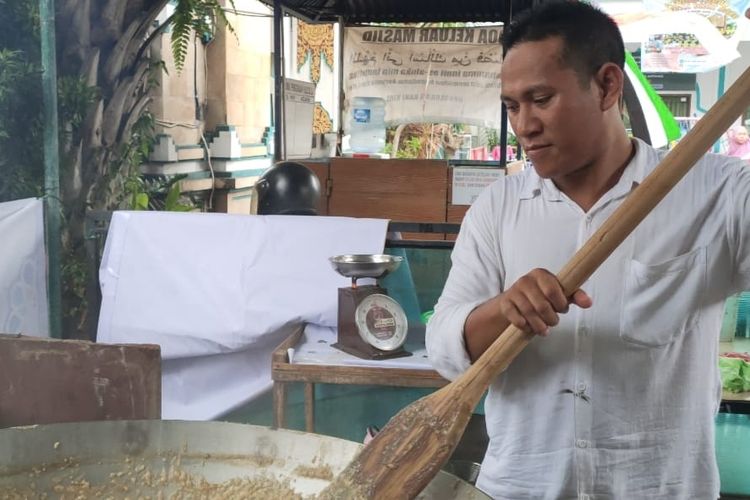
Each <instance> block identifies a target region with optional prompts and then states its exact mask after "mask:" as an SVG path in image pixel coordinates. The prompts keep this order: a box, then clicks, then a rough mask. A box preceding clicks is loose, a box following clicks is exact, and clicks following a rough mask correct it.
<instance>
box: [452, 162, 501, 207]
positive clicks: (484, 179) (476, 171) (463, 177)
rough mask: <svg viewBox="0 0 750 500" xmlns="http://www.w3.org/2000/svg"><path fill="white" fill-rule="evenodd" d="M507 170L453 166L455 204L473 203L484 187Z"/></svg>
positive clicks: (453, 198) (453, 202)
mask: <svg viewBox="0 0 750 500" xmlns="http://www.w3.org/2000/svg"><path fill="white" fill-rule="evenodd" d="M504 176H505V170H503V169H500V168H490V167H484V168H481V167H480V168H469V167H454V168H453V188H452V189H453V197H452V198H451V203H452V204H453V205H471V204H472V203H474V200H476V199H477V196H479V194H480V193H481V192H482V191H484V189H485V188H486V187H487V186H489V185H490V184H492V183H493V182H495V181H496V180H497V179H499V178H500V177H504Z"/></svg>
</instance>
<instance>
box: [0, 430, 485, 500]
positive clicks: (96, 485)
mask: <svg viewBox="0 0 750 500" xmlns="http://www.w3.org/2000/svg"><path fill="white" fill-rule="evenodd" d="M360 447H361V445H360V444H358V443H354V442H351V441H345V440H342V439H337V438H332V437H328V436H322V435H317V434H308V433H303V432H297V431H290V430H274V429H270V428H267V427H259V426H254V425H243V424H233V423H224V422H182V421H162V420H137V421H103V422H86V423H69V424H51V425H38V426H28V427H15V428H9V429H2V430H0V499H6V498H9V499H14V500H15V499H16V498H19V499H20V498H66V499H67V498H71V499H72V498H106V497H111V498H124V497H125V496H129V497H130V498H139V496H140V497H152V498H170V496H171V495H173V494H174V495H175V496H176V497H177V498H263V500H270V497H269V496H268V494H267V493H261V494H258V495H253V494H252V493H250V491H249V489H248V488H246V483H247V481H251V480H252V481H255V480H254V479H253V478H263V477H265V478H273V479H277V480H281V481H286V482H287V484H288V487H289V488H291V489H293V490H294V492H295V493H297V494H300V495H305V496H306V495H314V494H316V493H318V492H319V491H320V490H322V489H323V488H324V487H325V486H326V485H327V484H328V483H329V481H330V479H331V478H332V477H334V476H335V475H336V474H338V473H339V472H340V471H341V470H343V468H344V467H345V466H346V464H347V463H348V462H349V461H350V460H351V458H352V457H353V456H354V455H355V454H356V453H357V451H358V450H359V449H360ZM233 478H247V479H245V483H239V482H237V481H238V480H236V479H235V486H236V487H237V488H239V489H232V490H231V491H232V493H230V494H229V495H225V496H217V495H216V494H213V495H211V494H209V495H208V496H203V495H199V494H198V490H196V491H193V490H190V489H188V490H185V489H184V487H185V484H187V483H189V484H190V485H193V484H195V485H200V484H201V481H203V480H205V481H207V482H209V483H213V484H219V483H222V484H228V482H231V480H232V479H233ZM258 480H259V481H263V480H260V479H258ZM176 483H179V484H176ZM203 484H204V485H205V484H207V483H203ZM180 487H182V488H183V489H182V490H180ZM117 488H121V489H119V490H118V489H117ZM186 491H189V493H185V492H186ZM201 491H202V490H201ZM222 491H225V490H222ZM226 491H229V490H226ZM274 491H275V490H274ZM240 492H241V493H240ZM45 493H47V494H48V496H45V495H44V494H45ZM213 493H216V492H215V491H214V492H213ZM78 495H80V496H78ZM290 497H294V495H293V494H292V492H291V490H289V491H288V494H285V495H280V496H278V497H277V498H290ZM419 498H424V499H446V500H447V499H455V498H459V499H487V498H489V497H487V496H486V495H484V494H483V493H481V492H480V491H479V490H477V489H476V488H474V487H472V486H471V485H469V484H468V483H466V482H464V481H462V480H460V479H458V478H457V477H455V476H452V475H450V474H448V473H445V472H441V473H440V474H439V475H438V476H437V477H436V478H435V479H434V480H433V481H432V482H431V483H430V484H429V485H428V487H427V488H426V489H425V490H424V492H423V493H422V494H421V495H420V497H419Z"/></svg>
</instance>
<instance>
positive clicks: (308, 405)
mask: <svg viewBox="0 0 750 500" xmlns="http://www.w3.org/2000/svg"><path fill="white" fill-rule="evenodd" d="M305 431H307V432H315V384H313V383H312V382H305Z"/></svg>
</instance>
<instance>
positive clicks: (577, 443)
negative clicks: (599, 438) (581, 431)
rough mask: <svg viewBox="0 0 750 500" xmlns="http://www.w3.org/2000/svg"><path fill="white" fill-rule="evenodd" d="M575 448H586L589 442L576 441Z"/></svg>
mask: <svg viewBox="0 0 750 500" xmlns="http://www.w3.org/2000/svg"><path fill="white" fill-rule="evenodd" d="M576 446H577V447H579V448H588V446H589V442H588V441H586V440H585V439H576Z"/></svg>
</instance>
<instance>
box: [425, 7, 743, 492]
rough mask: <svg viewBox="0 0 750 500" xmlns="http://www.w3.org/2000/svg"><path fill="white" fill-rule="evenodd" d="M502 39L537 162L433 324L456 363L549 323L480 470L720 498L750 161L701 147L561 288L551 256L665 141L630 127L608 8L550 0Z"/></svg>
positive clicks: (642, 171) (464, 264) (471, 250)
mask: <svg viewBox="0 0 750 500" xmlns="http://www.w3.org/2000/svg"><path fill="white" fill-rule="evenodd" d="M503 45H504V49H505V59H504V62H503V69H502V81H503V88H502V99H503V101H504V103H505V104H506V106H507V107H508V112H509V118H510V121H511V125H512V126H513V130H514V132H515V133H516V136H517V137H518V140H519V142H520V144H521V146H522V147H523V149H524V150H525V151H526V152H527V154H528V157H529V158H530V159H531V161H532V162H533V164H534V169H528V170H526V171H524V172H523V173H521V174H519V175H515V176H509V177H506V178H504V179H502V180H500V181H498V182H496V183H495V184H493V185H492V186H491V187H489V188H488V189H487V190H486V191H485V192H484V193H483V194H482V195H481V196H480V197H479V198H478V199H477V200H476V201H475V202H474V204H473V206H472V207H471V209H470V210H469V212H468V213H467V215H466V218H465V219H464V222H463V225H462V228H461V233H460V235H459V237H458V240H457V241H456V246H455V249H454V251H453V256H452V260H453V266H452V269H451V272H450V275H449V277H448V280H447V282H446V285H445V288H444V290H443V294H442V296H441V298H440V300H439V302H438V305H437V306H436V309H435V314H434V316H433V317H432V319H431V321H430V323H429V325H428V328H427V349H428V351H429V354H430V357H431V359H432V362H433V364H434V365H435V368H436V369H437V370H438V371H439V372H440V373H441V374H442V375H444V376H446V377H448V378H450V379H453V378H455V377H457V376H458V375H459V374H460V373H462V372H463V371H464V370H466V368H467V367H468V366H469V365H470V363H471V362H472V361H474V360H476V359H477V358H478V357H479V356H480V355H481V354H482V353H483V352H484V351H485V349H486V348H487V347H488V346H489V345H490V344H491V343H492V342H493V341H494V340H495V339H496V338H497V337H498V335H500V333H501V332H502V331H503V330H504V329H505V328H506V327H507V326H508V325H509V324H510V323H513V324H514V325H516V326H518V327H520V328H523V329H525V330H527V331H531V332H535V333H537V334H539V335H540V336H541V337H544V338H537V339H535V340H534V341H532V342H531V343H530V344H529V345H528V346H527V347H526V349H525V350H524V351H523V352H522V353H521V354H520V355H519V356H518V357H517V358H516V359H515V361H513V363H511V365H510V367H509V368H508V369H507V370H506V371H505V372H504V373H503V374H502V375H500V376H499V377H498V378H497V379H496V380H495V381H494V383H493V384H492V386H491V388H490V391H489V394H488V396H487V399H486V401H485V413H486V421H487V431H488V434H489V436H490V443H489V447H488V450H487V454H486V456H485V459H484V462H483V464H482V471H481V475H480V477H479V480H478V482H477V486H478V487H479V488H481V489H482V490H484V491H485V492H487V493H488V494H490V495H491V496H492V497H494V498H497V499H513V500H515V499H521V498H523V499H527V498H544V499H557V498H578V499H594V498H596V499H605V498H606V499H611V498H613V499H645V498H676V499H688V498H691V499H692V498H695V499H708V498H716V497H717V496H718V493H719V478H718V470H717V467H716V460H715V456H714V423H713V422H714V420H713V419H714V415H715V413H716V411H717V409H718V403H719V398H720V379H719V375H718V369H717V356H718V352H717V351H718V345H717V344H718V338H717V337H718V333H719V329H720V322H721V317H722V310H723V303H724V300H725V298H726V297H727V296H729V295H731V294H733V293H735V292H738V291H740V290H743V289H747V288H750V228H748V220H750V170H748V169H743V168H742V166H741V163H740V162H738V161H735V160H731V159H729V158H726V157H723V156H717V155H708V156H706V157H704V158H703V159H702V160H701V161H700V162H699V163H698V164H697V165H696V166H695V167H694V168H693V169H692V170H691V172H690V173H689V174H688V175H687V176H686V177H685V178H684V179H683V180H682V181H681V182H680V183H679V184H678V186H676V187H675V188H674V189H673V191H672V192H671V193H670V194H669V195H667V197H666V198H665V199H664V200H663V201H662V202H661V203H660V204H659V205H658V206H657V207H656V208H655V209H654V210H653V212H652V213H651V214H650V215H649V216H648V217H647V218H646V219H645V220H644V221H643V222H642V223H641V225H640V226H639V227H638V228H637V229H636V230H635V231H634V232H633V233H632V234H631V235H630V236H629V237H628V238H627V239H626V240H625V241H624V242H623V243H622V244H621V245H620V247H619V248H618V249H617V250H616V251H615V252H614V253H613V254H612V256H611V257H610V258H609V259H608V260H607V261H606V262H605V263H604V264H603V265H602V266H601V267H600V268H599V270H597V272H596V273H594V274H593V276H592V277H591V278H590V279H589V280H588V281H587V282H586V283H585V284H584V286H583V288H584V289H585V292H584V291H583V290H578V291H577V292H576V293H575V294H574V295H573V296H572V297H565V296H564V294H563V291H562V288H561V286H560V284H559V282H558V281H557V279H556V278H555V276H554V274H553V273H554V272H556V271H558V270H560V269H561V268H562V267H563V265H564V264H565V263H566V262H567V261H568V259H569V258H570V257H571V256H572V255H573V254H574V253H575V251H576V250H577V249H578V248H580V247H581V246H582V245H583V244H584V243H585V241H586V240H587V239H588V238H589V237H590V236H591V235H592V234H593V233H594V232H595V231H596V229H597V228H598V227H599V226H601V224H602V223H603V222H604V221H605V220H606V219H607V218H608V217H609V216H610V215H611V214H612V212H613V211H614V210H615V209H616V208H617V207H618V206H619V205H620V203H622V201H623V200H624V199H625V198H626V197H627V196H628V195H629V194H630V192H631V191H632V190H633V189H635V188H636V187H637V186H638V184H640V183H641V182H642V181H643V179H644V178H645V177H646V176H647V175H648V174H649V173H650V172H651V171H652V170H653V169H654V167H655V166H656V165H657V164H658V162H659V160H660V159H661V158H662V157H663V154H662V153H660V152H657V151H656V150H654V149H653V148H651V147H650V146H648V145H647V144H646V143H644V142H642V141H639V140H631V139H630V138H629V137H628V135H627V133H626V130H625V127H624V125H623V122H622V119H621V96H622V89H623V79H624V75H623V64H624V61H623V59H624V46H623V42H622V39H621V36H620V33H619V30H618V28H617V26H616V25H615V23H614V22H613V21H612V20H611V19H610V18H609V17H608V16H606V15H605V14H603V13H602V12H601V11H599V10H597V9H596V8H595V7H592V6H591V5H589V4H586V3H578V2H561V3H554V4H544V5H543V6H542V7H541V8H540V9H538V10H535V11H533V12H532V13H531V14H528V15H522V16H519V17H518V18H517V19H516V21H514V22H513V23H512V24H511V25H510V26H509V27H508V28H507V29H506V32H505V34H504V39H503ZM571 304H573V305H574V306H576V307H572V308H570V311H568V308H569V305H571ZM564 313H567V314H564Z"/></svg>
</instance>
